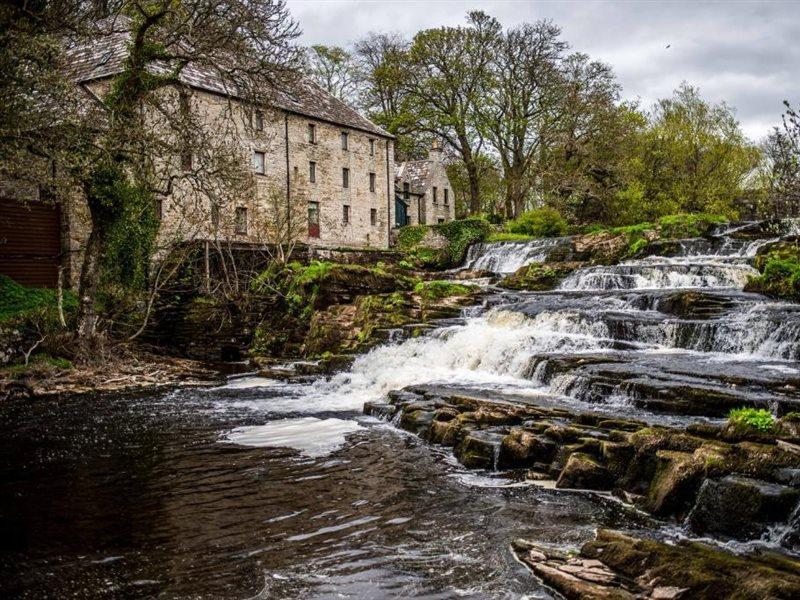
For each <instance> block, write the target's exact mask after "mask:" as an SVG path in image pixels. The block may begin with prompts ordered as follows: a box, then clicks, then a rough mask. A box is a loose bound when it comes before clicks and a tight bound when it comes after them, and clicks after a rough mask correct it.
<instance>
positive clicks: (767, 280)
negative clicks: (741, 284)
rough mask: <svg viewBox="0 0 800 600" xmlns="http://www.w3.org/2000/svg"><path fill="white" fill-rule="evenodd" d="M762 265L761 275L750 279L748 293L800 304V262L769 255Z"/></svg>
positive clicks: (747, 287)
mask: <svg viewBox="0 0 800 600" xmlns="http://www.w3.org/2000/svg"><path fill="white" fill-rule="evenodd" d="M761 264H762V266H763V271H762V273H761V275H758V276H757V277H751V278H750V280H749V281H748V282H747V286H746V287H745V289H746V290H747V291H750V292H761V293H762V294H766V295H767V296H771V297H773V298H782V299H784V300H791V301H793V302H800V262H798V261H797V260H795V259H792V258H785V259H784V258H778V257H777V255H768V256H767V258H766V260H765V261H763V262H762V263H761Z"/></svg>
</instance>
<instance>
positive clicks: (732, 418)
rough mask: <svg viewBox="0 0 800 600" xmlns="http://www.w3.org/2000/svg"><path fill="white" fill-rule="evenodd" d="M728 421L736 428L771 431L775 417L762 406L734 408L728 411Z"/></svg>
mask: <svg viewBox="0 0 800 600" xmlns="http://www.w3.org/2000/svg"><path fill="white" fill-rule="evenodd" d="M728 423H730V424H731V425H733V426H734V427H736V428H741V429H755V430H757V431H761V432H768V431H772V428H773V426H774V424H775V417H773V416H772V413H771V412H769V411H768V410H766V409H763V408H734V409H733V410H731V412H730V413H728Z"/></svg>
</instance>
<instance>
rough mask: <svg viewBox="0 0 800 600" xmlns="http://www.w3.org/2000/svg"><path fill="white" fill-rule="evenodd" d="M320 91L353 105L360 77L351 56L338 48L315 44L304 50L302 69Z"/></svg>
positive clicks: (356, 65)
mask: <svg viewBox="0 0 800 600" xmlns="http://www.w3.org/2000/svg"><path fill="white" fill-rule="evenodd" d="M303 70H304V71H305V73H306V75H308V76H309V77H310V78H311V79H312V80H314V81H315V82H316V83H317V84H318V85H319V86H320V87H321V88H322V89H324V90H326V91H327V92H329V93H330V94H331V95H332V96H335V97H336V98H338V99H339V100H342V101H344V102H348V103H351V104H354V103H355V101H356V100H357V97H358V87H359V82H360V81H361V79H362V77H361V75H360V73H359V66H358V63H357V62H356V60H355V59H354V57H353V55H352V54H351V53H350V52H349V51H347V50H345V49H344V48H341V47H339V46H324V45H322V44H316V45H314V46H311V47H310V48H307V49H306V52H305V66H304V69H303Z"/></svg>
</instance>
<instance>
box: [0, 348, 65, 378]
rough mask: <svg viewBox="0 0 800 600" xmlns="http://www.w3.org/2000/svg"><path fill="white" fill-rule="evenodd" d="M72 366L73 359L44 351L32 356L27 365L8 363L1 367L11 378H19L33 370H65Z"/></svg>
mask: <svg viewBox="0 0 800 600" xmlns="http://www.w3.org/2000/svg"><path fill="white" fill-rule="evenodd" d="M71 368H72V361H69V360H67V359H66V358H60V357H56V356H50V355H49V354H47V353H44V352H43V353H40V354H34V355H33V356H31V358H30V360H29V361H28V364H27V365H26V364H22V363H18V364H13V365H8V366H7V367H3V368H2V369H0V373H2V374H3V375H5V376H6V377H9V378H10V379H19V378H20V377H23V376H24V375H26V374H28V373H30V372H32V371H36V372H42V371H43V370H47V371H65V370H67V369H71Z"/></svg>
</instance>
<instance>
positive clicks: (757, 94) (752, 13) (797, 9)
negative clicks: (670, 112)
mask: <svg viewBox="0 0 800 600" xmlns="http://www.w3.org/2000/svg"><path fill="white" fill-rule="evenodd" d="M288 5H289V8H290V10H291V11H292V14H293V15H294V16H295V18H297V19H298V21H299V22H300V26H301V27H302V29H303V31H304V35H303V38H302V41H303V42H304V43H307V44H312V43H323V44H338V45H348V44H350V43H351V42H352V41H354V40H356V39H358V38H360V37H362V36H363V35H365V34H366V33H368V32H370V31H399V32H401V33H403V34H405V35H408V36H412V35H413V34H414V33H415V32H417V31H419V30H420V29H425V28H428V27H438V26H440V25H457V24H460V23H463V20H464V15H465V14H466V13H467V11H469V10H473V9H482V10H485V11H486V12H488V13H490V14H492V15H493V16H495V17H497V18H498V19H499V20H500V21H501V22H502V23H503V24H504V25H506V26H513V25H515V24H517V23H520V22H523V21H534V20H536V19H541V18H550V19H552V20H553V21H555V22H556V23H557V24H558V25H559V26H560V27H561V28H562V29H563V31H564V39H566V40H567V41H569V42H570V44H571V45H572V46H573V48H575V49H576V50H580V51H582V52H586V53H588V54H590V55H592V56H593V57H596V58H599V59H601V60H604V61H606V62H608V63H610V64H611V65H612V66H613V67H614V69H615V71H616V73H617V76H618V77H619V80H620V82H621V83H622V85H623V88H624V96H625V97H626V98H629V99H635V98H639V99H640V100H641V102H642V104H643V105H645V106H648V105H650V104H651V103H652V102H654V101H655V100H656V99H657V98H659V97H664V96H667V95H669V94H670V93H671V91H672V90H673V89H674V88H675V87H676V86H677V85H679V84H680V82H681V81H684V80H685V81H688V82H689V83H692V84H694V85H697V86H699V87H700V89H701V90H702V92H703V94H704V96H706V97H707V98H709V99H711V100H713V101H715V102H720V101H725V102H727V103H728V104H730V105H732V106H734V107H735V108H736V109H737V114H738V117H739V119H740V121H741V122H742V126H743V128H744V130H745V132H746V133H747V134H748V135H750V136H751V137H753V138H759V137H761V136H763V135H765V134H766V133H767V132H768V131H769V130H770V129H771V127H772V126H773V125H777V124H778V123H779V122H780V114H781V112H782V101H783V100H784V99H788V100H790V101H792V102H795V103H800V3H798V2H793V1H786V2H547V3H543V2H524V1H517V2H500V1H498V2H487V1H482V2H463V1H458V0H455V1H447V2H441V1H439V2H437V1H433V0H427V1H419V0H411V1H405V2H403V1H393V0H383V1H373V2H363V1H355V0H328V1H323V0H289V1H288ZM668 44H669V45H670V48H666V46H667V45H668Z"/></svg>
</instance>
